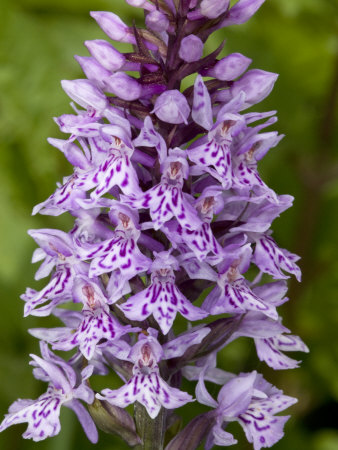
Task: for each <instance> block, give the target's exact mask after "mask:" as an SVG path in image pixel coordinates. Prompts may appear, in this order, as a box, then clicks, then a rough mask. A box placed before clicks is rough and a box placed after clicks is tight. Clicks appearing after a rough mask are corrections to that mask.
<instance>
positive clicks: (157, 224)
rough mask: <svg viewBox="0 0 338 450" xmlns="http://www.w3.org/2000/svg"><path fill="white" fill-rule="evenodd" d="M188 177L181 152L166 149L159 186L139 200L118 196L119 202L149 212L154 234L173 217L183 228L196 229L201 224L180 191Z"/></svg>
mask: <svg viewBox="0 0 338 450" xmlns="http://www.w3.org/2000/svg"><path fill="white" fill-rule="evenodd" d="M188 174H189V166H188V163H187V160H186V157H185V152H184V151H182V150H181V149H179V148H176V149H170V150H169V156H168V157H167V158H166V160H165V161H164V162H163V163H162V178H161V182H160V183H159V184H157V185H156V186H154V187H153V188H151V189H149V191H147V192H145V193H143V194H142V195H140V196H130V197H129V198H127V197H125V196H121V199H122V201H123V202H125V203H126V204H128V205H130V206H132V207H133V208H149V209H150V216H151V218H152V220H153V227H154V229H155V230H158V229H160V228H161V227H162V225H163V224H164V223H165V222H167V221H168V220H170V219H171V218H172V217H176V219H177V221H178V222H179V223H180V224H181V225H182V226H183V227H185V228H189V229H196V228H197V227H199V226H200V224H201V220H200V219H199V217H198V215H197V211H196V210H195V209H194V207H193V206H192V204H191V203H192V202H193V198H191V197H190V196H189V194H186V193H184V192H183V191H182V187H183V181H184V179H185V178H187V177H188Z"/></svg>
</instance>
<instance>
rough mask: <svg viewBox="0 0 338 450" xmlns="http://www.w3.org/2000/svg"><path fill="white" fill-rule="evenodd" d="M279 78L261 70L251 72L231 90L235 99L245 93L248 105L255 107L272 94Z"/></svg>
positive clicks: (274, 74) (236, 82) (235, 83)
mask: <svg viewBox="0 0 338 450" xmlns="http://www.w3.org/2000/svg"><path fill="white" fill-rule="evenodd" d="M277 78H278V74H276V73H272V72H266V71H265V70H259V69H253V70H249V72H247V73H245V74H244V75H243V76H242V78H240V79H239V80H237V81H235V82H234V84H233V85H232V87H231V88H230V91H231V95H232V96H233V97H235V96H236V95H237V94H239V93H240V91H243V92H245V95H246V98H245V100H246V103H248V104H250V105H254V104H255V103H259V102H260V101H262V100H263V99H264V98H265V97H267V96H268V95H269V94H270V92H271V91H272V88H273V86H274V84H275V81H276V80H277Z"/></svg>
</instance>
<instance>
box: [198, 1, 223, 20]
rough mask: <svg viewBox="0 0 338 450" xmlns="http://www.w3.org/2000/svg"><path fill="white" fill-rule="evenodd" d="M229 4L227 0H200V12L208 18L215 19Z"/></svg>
mask: <svg viewBox="0 0 338 450" xmlns="http://www.w3.org/2000/svg"><path fill="white" fill-rule="evenodd" d="M228 6H229V0H202V2H201V14H202V15H203V16H205V17H208V18H209V19H216V18H217V17H218V16H220V15H221V14H222V13H224V11H226V10H227V8H228Z"/></svg>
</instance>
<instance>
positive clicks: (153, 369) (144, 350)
mask: <svg viewBox="0 0 338 450" xmlns="http://www.w3.org/2000/svg"><path fill="white" fill-rule="evenodd" d="M163 356H164V355H163V350H162V347H161V345H160V344H159V342H158V341H157V339H156V338H154V337H153V336H151V335H150V336H146V335H144V334H140V335H139V340H138V342H137V343H136V344H135V345H134V346H133V347H132V348H131V350H130V352H129V354H128V356H127V359H128V360H130V361H132V362H133V364H134V366H133V376H132V378H131V379H130V380H129V381H128V383H127V384H125V385H124V386H122V387H121V388H120V389H117V390H111V389H104V390H103V391H102V394H96V396H97V398H99V399H102V400H107V401H108V402H109V403H111V404H113V405H116V406H120V407H126V406H127V405H130V404H131V403H134V402H135V401H138V402H139V403H141V404H142V405H143V406H144V407H145V408H146V409H147V412H148V414H149V416H150V417H151V418H152V419H154V418H155V417H156V416H157V415H158V413H159V411H160V409H161V406H162V407H164V408H166V409H174V408H179V407H180V406H183V405H185V404H186V403H187V402H191V401H192V397H191V396H190V395H189V394H187V393H186V392H182V391H180V390H179V389H176V388H173V387H171V386H169V385H168V384H167V383H166V382H165V381H164V380H163V379H162V378H161V376H160V373H159V367H158V362H159V361H160V360H161V359H162V358H163Z"/></svg>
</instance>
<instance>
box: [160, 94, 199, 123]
mask: <svg viewBox="0 0 338 450" xmlns="http://www.w3.org/2000/svg"><path fill="white" fill-rule="evenodd" d="M153 112H155V114H156V115H157V117H158V118H159V119H161V120H163V122H168V123H183V122H184V123H187V119H188V117H189V114H190V107H189V105H188V102H187V99H186V98H185V96H184V95H183V94H181V92H180V91H178V90H176V89H173V90H170V91H165V92H163V94H161V95H160V96H159V97H158V98H157V100H156V102H155V106H154V109H153Z"/></svg>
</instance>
